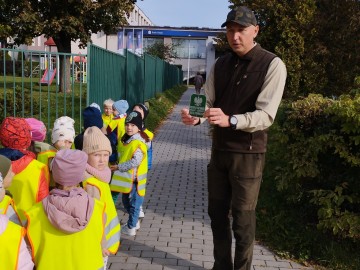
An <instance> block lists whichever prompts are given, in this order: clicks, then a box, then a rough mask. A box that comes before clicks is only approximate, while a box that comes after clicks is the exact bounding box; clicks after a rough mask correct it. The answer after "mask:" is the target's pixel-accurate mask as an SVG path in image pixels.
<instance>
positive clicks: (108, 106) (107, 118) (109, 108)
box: [101, 98, 114, 128]
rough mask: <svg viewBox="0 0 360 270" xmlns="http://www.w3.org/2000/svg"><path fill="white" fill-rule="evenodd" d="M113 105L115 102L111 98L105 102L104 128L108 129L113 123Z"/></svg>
mask: <svg viewBox="0 0 360 270" xmlns="http://www.w3.org/2000/svg"><path fill="white" fill-rule="evenodd" d="M113 104H114V101H113V100H112V99H111V98H109V99H107V100H105V101H104V104H103V106H104V113H103V114H102V115H101V117H102V120H103V122H104V127H105V128H107V127H108V126H109V124H110V122H111V121H112V119H113V117H114V115H113Z"/></svg>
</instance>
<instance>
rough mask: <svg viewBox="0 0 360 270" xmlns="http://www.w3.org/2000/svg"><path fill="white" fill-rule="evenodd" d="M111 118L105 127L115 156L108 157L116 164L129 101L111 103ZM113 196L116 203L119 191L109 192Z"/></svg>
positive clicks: (111, 162) (122, 100)
mask: <svg viewBox="0 0 360 270" xmlns="http://www.w3.org/2000/svg"><path fill="white" fill-rule="evenodd" d="M112 108H113V115H114V117H113V119H112V120H111V122H110V124H109V125H108V127H107V129H106V132H107V133H106V134H107V136H108V138H109V140H110V142H111V144H112V145H115V146H116V156H115V159H114V154H113V155H112V157H111V158H110V159H109V162H110V164H117V163H118V162H119V147H120V146H119V141H121V138H122V136H124V134H125V118H126V112H127V110H128V109H129V103H128V102H127V101H126V100H124V99H121V100H118V101H116V102H114V104H113V107H112ZM111 194H112V196H113V201H114V203H116V201H117V199H118V196H119V193H118V192H114V191H112V192H111Z"/></svg>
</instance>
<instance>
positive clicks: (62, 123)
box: [51, 116, 75, 150]
mask: <svg viewBox="0 0 360 270" xmlns="http://www.w3.org/2000/svg"><path fill="white" fill-rule="evenodd" d="M74 123H75V121H74V120H73V119H72V118H70V117H68V116H61V117H60V118H58V119H56V120H55V122H54V128H53V130H52V134H51V142H52V144H53V146H54V147H55V148H56V149H57V150H60V149H71V147H72V144H73V142H74V138H75V129H74Z"/></svg>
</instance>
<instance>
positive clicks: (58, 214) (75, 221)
mask: <svg viewBox="0 0 360 270" xmlns="http://www.w3.org/2000/svg"><path fill="white" fill-rule="evenodd" d="M42 203H43V207H44V210H45V213H46V215H47V217H48V219H49V221H50V223H51V224H52V225H53V226H54V227H55V228H57V229H59V230H61V231H63V232H65V233H75V232H79V231H81V230H83V229H85V228H86V226H87V224H88V223H89V221H90V218H91V215H92V212H93V209H94V199H93V198H91V197H90V196H89V195H88V194H87V193H86V191H85V190H83V189H82V188H74V189H72V190H70V191H65V190H60V189H53V190H52V191H51V192H50V195H49V196H47V197H46V198H45V199H44V200H43V201H42Z"/></svg>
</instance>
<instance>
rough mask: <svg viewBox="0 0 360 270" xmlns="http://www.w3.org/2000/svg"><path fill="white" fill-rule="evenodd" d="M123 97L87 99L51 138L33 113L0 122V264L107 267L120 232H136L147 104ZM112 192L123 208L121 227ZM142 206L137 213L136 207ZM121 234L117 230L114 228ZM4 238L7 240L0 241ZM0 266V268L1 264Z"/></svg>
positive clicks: (147, 140)
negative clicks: (78, 120) (78, 119)
mask: <svg viewBox="0 0 360 270" xmlns="http://www.w3.org/2000/svg"><path fill="white" fill-rule="evenodd" d="M128 109H129V105H128V102H127V101H126V100H119V101H116V102H113V101H112V100H111V99H108V100H105V102H104V113H103V114H102V113H101V111H100V107H99V106H98V105H97V104H95V103H93V104H91V105H90V106H89V107H87V108H85V109H84V111H83V120H84V130H83V132H81V133H80V134H78V135H77V136H75V129H74V123H75V122H74V120H73V119H71V118H70V117H68V116H62V117H60V118H58V119H56V120H55V122H54V126H53V129H52V134H51V144H47V143H46V142H44V140H45V137H46V127H45V125H44V123H43V122H41V121H39V120H37V119H35V118H26V119H24V118H16V117H7V118H5V119H4V120H3V122H2V123H1V126H0V143H1V145H2V146H3V148H0V262H1V264H2V267H4V269H29V270H30V269H33V268H34V266H35V268H36V269H37V270H41V269H106V266H107V260H108V256H109V255H110V254H115V253H116V252H117V250H118V248H119V246H120V234H121V233H123V234H126V235H130V236H134V235H136V231H137V230H138V229H140V222H139V217H143V216H144V213H143V212H142V207H141V206H142V203H143V200H144V196H145V192H146V182H147V172H148V169H149V164H151V163H149V160H148V153H149V152H150V154H151V149H152V148H151V141H152V139H153V134H152V133H151V132H150V131H149V130H147V129H146V128H145V125H144V120H145V119H146V117H147V115H148V113H149V110H148V108H147V106H145V105H144V104H136V105H135V106H133V108H132V110H131V111H130V112H128ZM119 193H122V202H123V205H124V208H125V210H126V211H127V213H128V214H129V218H128V221H127V223H126V224H124V225H123V226H122V228H121V226H120V223H119V219H118V216H117V212H116V207H115V203H116V200H117V197H118V195H119ZM141 212H142V213H141ZM120 232H121V233H120ZM5 243H6V244H5ZM2 267H1V268H2Z"/></svg>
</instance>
